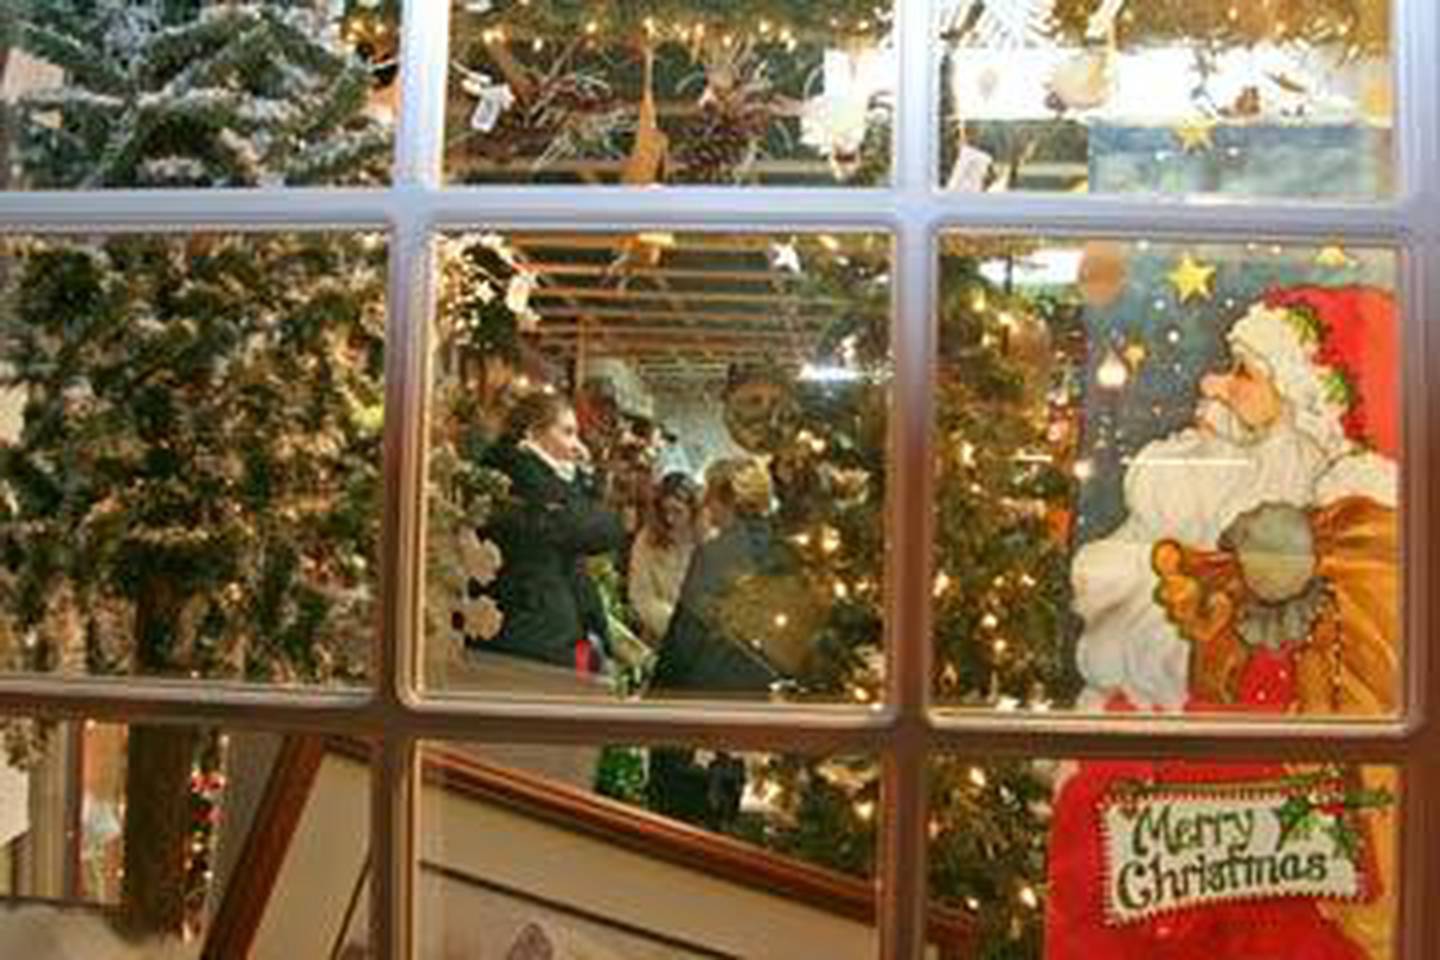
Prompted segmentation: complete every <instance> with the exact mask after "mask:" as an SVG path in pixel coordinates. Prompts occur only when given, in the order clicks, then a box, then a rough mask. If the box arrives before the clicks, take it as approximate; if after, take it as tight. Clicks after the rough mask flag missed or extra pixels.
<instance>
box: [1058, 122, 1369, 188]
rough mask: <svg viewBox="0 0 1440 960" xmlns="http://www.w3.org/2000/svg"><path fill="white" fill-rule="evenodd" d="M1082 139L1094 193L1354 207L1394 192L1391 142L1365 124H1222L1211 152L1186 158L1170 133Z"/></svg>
mask: <svg viewBox="0 0 1440 960" xmlns="http://www.w3.org/2000/svg"><path fill="white" fill-rule="evenodd" d="M1087 132H1088V136H1089V168H1090V173H1089V177H1090V190H1091V191H1092V192H1096V193H1124V194H1130V195H1134V194H1143V193H1158V194H1170V195H1195V194H1209V195H1212V196H1232V197H1284V198H1285V199H1287V200H1322V199H1323V200H1352V201H1353V200H1374V199H1376V198H1379V197H1386V196H1389V195H1390V194H1392V193H1393V192H1394V170H1395V163H1394V160H1393V157H1394V150H1393V141H1392V138H1391V134H1390V132H1389V131H1388V130H1385V129H1383V128H1380V127H1373V126H1369V125H1366V124H1329V125H1325V124H1315V125H1309V124H1290V125H1282V124H1262V123H1250V124H1221V125H1219V126H1217V127H1215V129H1214V130H1213V131H1212V133H1211V143H1212V146H1211V147H1209V148H1207V149H1201V150H1191V151H1186V150H1185V149H1184V147H1183V146H1182V145H1181V144H1180V142H1179V141H1178V140H1177V138H1176V136H1175V131H1174V130H1172V129H1170V128H1169V127H1135V126H1118V125H1112V124H1104V123H1094V124H1090V125H1089V126H1088V127H1087Z"/></svg>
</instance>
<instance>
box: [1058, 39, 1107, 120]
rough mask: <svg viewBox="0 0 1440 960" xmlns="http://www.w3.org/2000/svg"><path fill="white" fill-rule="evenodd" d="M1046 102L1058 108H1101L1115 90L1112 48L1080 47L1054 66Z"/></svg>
mask: <svg viewBox="0 0 1440 960" xmlns="http://www.w3.org/2000/svg"><path fill="white" fill-rule="evenodd" d="M1047 87H1048V88H1049V90H1050V97H1049V100H1048V103H1049V105H1050V106H1051V107H1052V108H1054V109H1056V110H1060V111H1068V110H1093V109H1095V108H1097V107H1102V106H1104V105H1105V103H1106V102H1107V101H1109V99H1110V95H1111V94H1112V93H1113V91H1114V89H1115V70H1114V50H1113V48H1111V47H1109V46H1105V47H1099V48H1095V49H1090V50H1084V51H1081V52H1080V53H1077V54H1076V55H1075V56H1073V57H1071V58H1070V59H1069V60H1066V61H1065V62H1064V63H1062V64H1060V65H1059V66H1057V67H1056V68H1055V71H1054V72H1053V73H1052V74H1051V75H1050V80H1049V82H1048V83H1047Z"/></svg>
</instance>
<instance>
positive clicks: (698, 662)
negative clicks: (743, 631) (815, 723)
mask: <svg viewBox="0 0 1440 960" xmlns="http://www.w3.org/2000/svg"><path fill="white" fill-rule="evenodd" d="M782 563H783V554H782V552H781V551H780V550H779V549H778V545H777V543H776V542H775V535H774V532H773V530H772V529H771V527H770V523H769V521H767V520H764V519H759V518H748V519H742V520H738V521H737V522H736V523H734V524H733V525H732V526H730V527H729V528H728V529H726V530H724V531H722V532H721V533H720V535H719V536H717V537H716V538H715V539H713V540H711V541H709V542H708V543H705V544H702V545H701V546H700V547H698V548H696V550H695V553H694V554H692V555H691V558H690V569H689V570H688V571H687V572H686V574H685V583H684V585H683V586H681V588H680V599H679V601H678V602H677V603H676V605H675V615H674V616H673V617H672V618H671V619H670V627H669V629H667V630H666V631H665V638H664V640H662V641H661V644H660V655H659V657H658V658H657V660H656V664H655V673H654V677H653V679H652V681H651V690H652V691H655V692H663V691H667V690H669V691H677V692H678V691H697V692H705V693H742V692H750V693H755V692H764V691H768V690H769V688H770V685H771V683H773V682H774V681H776V680H778V679H780V676H779V673H778V671H776V669H775V668H774V667H773V666H771V665H770V663H768V662H767V661H766V659H765V657H764V656H763V655H762V654H761V653H760V652H759V651H757V650H754V649H751V648H749V647H747V646H745V645H744V644H742V643H740V642H739V641H737V640H734V639H732V638H731V637H729V636H727V635H726V633H725V630H724V627H723V624H722V623H721V622H720V613H719V610H718V609H717V606H718V605H719V603H720V601H721V600H722V599H723V598H724V597H725V595H726V594H727V593H728V592H729V591H730V590H731V589H733V588H734V586H735V583H736V581H738V580H739V579H740V578H741V577H745V576H749V575H752V574H760V575H764V574H766V573H771V572H775V571H777V570H778V569H779V567H780V566H781V565H782Z"/></svg>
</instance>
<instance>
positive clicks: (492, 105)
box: [454, 64, 515, 133]
mask: <svg viewBox="0 0 1440 960" xmlns="http://www.w3.org/2000/svg"><path fill="white" fill-rule="evenodd" d="M454 67H455V70H456V71H457V73H458V74H459V76H460V77H461V80H460V88H461V89H462V90H464V91H465V92H466V93H468V94H469V95H470V96H472V97H474V98H475V110H474V112H473V113H471V114H470V129H471V130H475V131H477V132H479V133H490V132H491V131H492V130H494V129H495V127H496V126H497V125H498V124H499V123H500V118H501V117H502V116H503V115H504V114H505V111H506V110H509V109H510V108H511V107H513V106H514V105H515V93H514V91H512V90H511V89H510V85H509V84H508V83H498V82H496V81H495V79H494V78H493V77H491V76H490V75H489V74H488V73H482V72H481V71H479V70H467V69H466V68H465V67H463V66H461V65H460V64H455V65H454Z"/></svg>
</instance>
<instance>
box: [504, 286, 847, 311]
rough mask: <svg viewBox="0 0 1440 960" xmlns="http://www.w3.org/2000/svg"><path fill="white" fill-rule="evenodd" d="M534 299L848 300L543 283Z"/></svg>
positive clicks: (825, 303) (823, 303) (813, 303)
mask: <svg viewBox="0 0 1440 960" xmlns="http://www.w3.org/2000/svg"><path fill="white" fill-rule="evenodd" d="M531 298H532V299H537V298H538V299H557V298H574V299H577V300H644V301H662V302H668V301H674V300H688V301H691V302H693V303H754V304H762V305H765V306H785V305H792V306H796V307H834V306H841V305H843V304H844V301H843V300H837V299H835V298H833V297H797V296H795V295H793V294H774V293H743V292H741V293H729V292H725V291H716V290H703V291H701V290H675V289H670V290H635V289H626V290H619V289H616V288H615V287H583V286H539V287H536V288H535V292H534V293H533V294H531Z"/></svg>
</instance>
